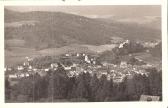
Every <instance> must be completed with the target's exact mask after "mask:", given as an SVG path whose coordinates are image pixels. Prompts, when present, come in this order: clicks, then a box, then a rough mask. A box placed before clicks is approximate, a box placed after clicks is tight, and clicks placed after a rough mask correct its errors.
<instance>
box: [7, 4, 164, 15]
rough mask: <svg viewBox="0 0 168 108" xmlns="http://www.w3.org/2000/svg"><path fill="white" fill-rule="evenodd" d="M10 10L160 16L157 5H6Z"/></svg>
mask: <svg viewBox="0 0 168 108" xmlns="http://www.w3.org/2000/svg"><path fill="white" fill-rule="evenodd" d="M5 8H7V9H10V10H14V11H20V12H29V11H56V12H57V11H59V12H66V13H72V14H77V15H82V16H87V17H93V18H97V17H113V16H119V17H121V18H122V17H124V18H137V17H146V16H149V17H155V16H161V6H159V5H106V6H105V5H100V6H94V5H93V6H7V7H5Z"/></svg>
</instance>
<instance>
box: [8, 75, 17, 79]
mask: <svg viewBox="0 0 168 108" xmlns="http://www.w3.org/2000/svg"><path fill="white" fill-rule="evenodd" d="M8 77H9V79H16V78H18V76H17V75H16V74H10V75H9V76H8Z"/></svg>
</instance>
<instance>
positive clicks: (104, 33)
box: [5, 9, 161, 49]
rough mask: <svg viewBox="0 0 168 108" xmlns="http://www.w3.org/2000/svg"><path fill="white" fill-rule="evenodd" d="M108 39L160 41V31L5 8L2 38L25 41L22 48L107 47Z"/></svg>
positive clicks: (51, 13) (74, 16)
mask: <svg viewBox="0 0 168 108" xmlns="http://www.w3.org/2000/svg"><path fill="white" fill-rule="evenodd" d="M111 37H121V38H125V39H130V40H142V41H148V40H155V39H160V37H161V33H160V31H159V30H154V29H150V28H145V27H140V26H137V25H129V24H122V23H115V22H114V23H107V22H103V21H99V20H96V19H91V18H86V17H83V16H78V15H73V14H68V13H61V12H38V11H36V12H25V13H19V12H14V11H10V10H7V9H5V39H6V40H11V39H15V40H16V39H19V40H24V41H25V44H24V45H25V47H33V48H36V49H45V48H55V47H62V46H67V45H70V44H74V43H76V44H89V45H103V44H109V43H110V42H111V41H110V39H111Z"/></svg>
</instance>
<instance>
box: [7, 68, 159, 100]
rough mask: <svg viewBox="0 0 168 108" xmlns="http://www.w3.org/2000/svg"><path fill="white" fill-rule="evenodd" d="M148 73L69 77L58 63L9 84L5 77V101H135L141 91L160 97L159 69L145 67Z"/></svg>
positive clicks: (87, 74) (85, 74)
mask: <svg viewBox="0 0 168 108" xmlns="http://www.w3.org/2000/svg"><path fill="white" fill-rule="evenodd" d="M146 71H148V72H150V74H149V76H148V77H147V76H145V75H134V77H132V78H128V77H126V78H125V79H124V81H123V82H122V83H118V84H117V83H114V82H113V80H107V77H106V76H105V75H102V77H101V78H97V76H96V75H93V76H91V75H90V74H89V73H83V74H80V75H79V76H78V77H71V78H69V77H68V76H67V75H66V72H65V70H64V69H63V68H62V67H61V66H60V67H59V68H58V69H57V70H56V71H52V70H51V71H50V72H48V74H47V75H46V76H45V77H41V76H40V75H38V74H35V75H32V76H30V77H28V78H22V79H19V83H18V84H15V85H13V86H11V85H10V82H9V81H8V80H6V81H5V100H6V102H104V101H139V98H140V96H141V95H142V94H146V95H155V96H161V97H162V75H161V73H162V72H158V71H157V70H156V69H147V70H146Z"/></svg>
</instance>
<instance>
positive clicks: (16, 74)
mask: <svg viewBox="0 0 168 108" xmlns="http://www.w3.org/2000/svg"><path fill="white" fill-rule="evenodd" d="M126 43H129V41H128V40H126V41H125V42H123V43H121V44H120V45H119V48H122V47H123V45H124V44H126ZM129 56H130V58H132V57H131V55H129ZM97 58H98V56H97V55H92V54H87V53H73V54H72V53H66V54H63V55H61V56H60V61H56V62H52V63H51V64H50V65H49V66H48V67H43V68H36V67H34V66H33V65H32V61H33V58H31V57H25V61H24V62H23V63H22V64H20V65H18V66H16V67H8V66H6V67H5V76H6V77H7V78H8V80H9V81H10V82H11V83H12V81H13V80H15V81H16V80H17V79H20V78H25V77H29V76H31V75H34V74H37V73H38V74H39V75H40V76H41V77H43V76H46V75H47V73H48V72H49V71H56V70H57V68H58V63H59V64H61V66H62V67H63V68H64V70H65V71H66V74H67V76H68V77H78V76H79V75H80V74H81V73H87V72H88V73H89V74H90V75H91V76H93V75H94V74H96V76H97V77H98V78H100V77H101V76H102V75H105V76H106V77H107V80H110V79H113V82H115V83H121V82H122V81H123V79H124V78H125V77H127V78H132V77H133V76H134V75H136V74H141V75H145V76H148V74H149V73H148V72H146V71H145V69H147V68H152V67H154V65H152V64H149V63H144V61H143V60H141V59H139V58H134V59H135V60H136V61H137V62H138V63H140V64H141V65H137V64H130V63H128V60H125V59H122V60H121V62H120V63H119V64H113V63H109V62H107V61H101V62H99V61H98V60H97ZM127 59H128V58H127Z"/></svg>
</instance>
